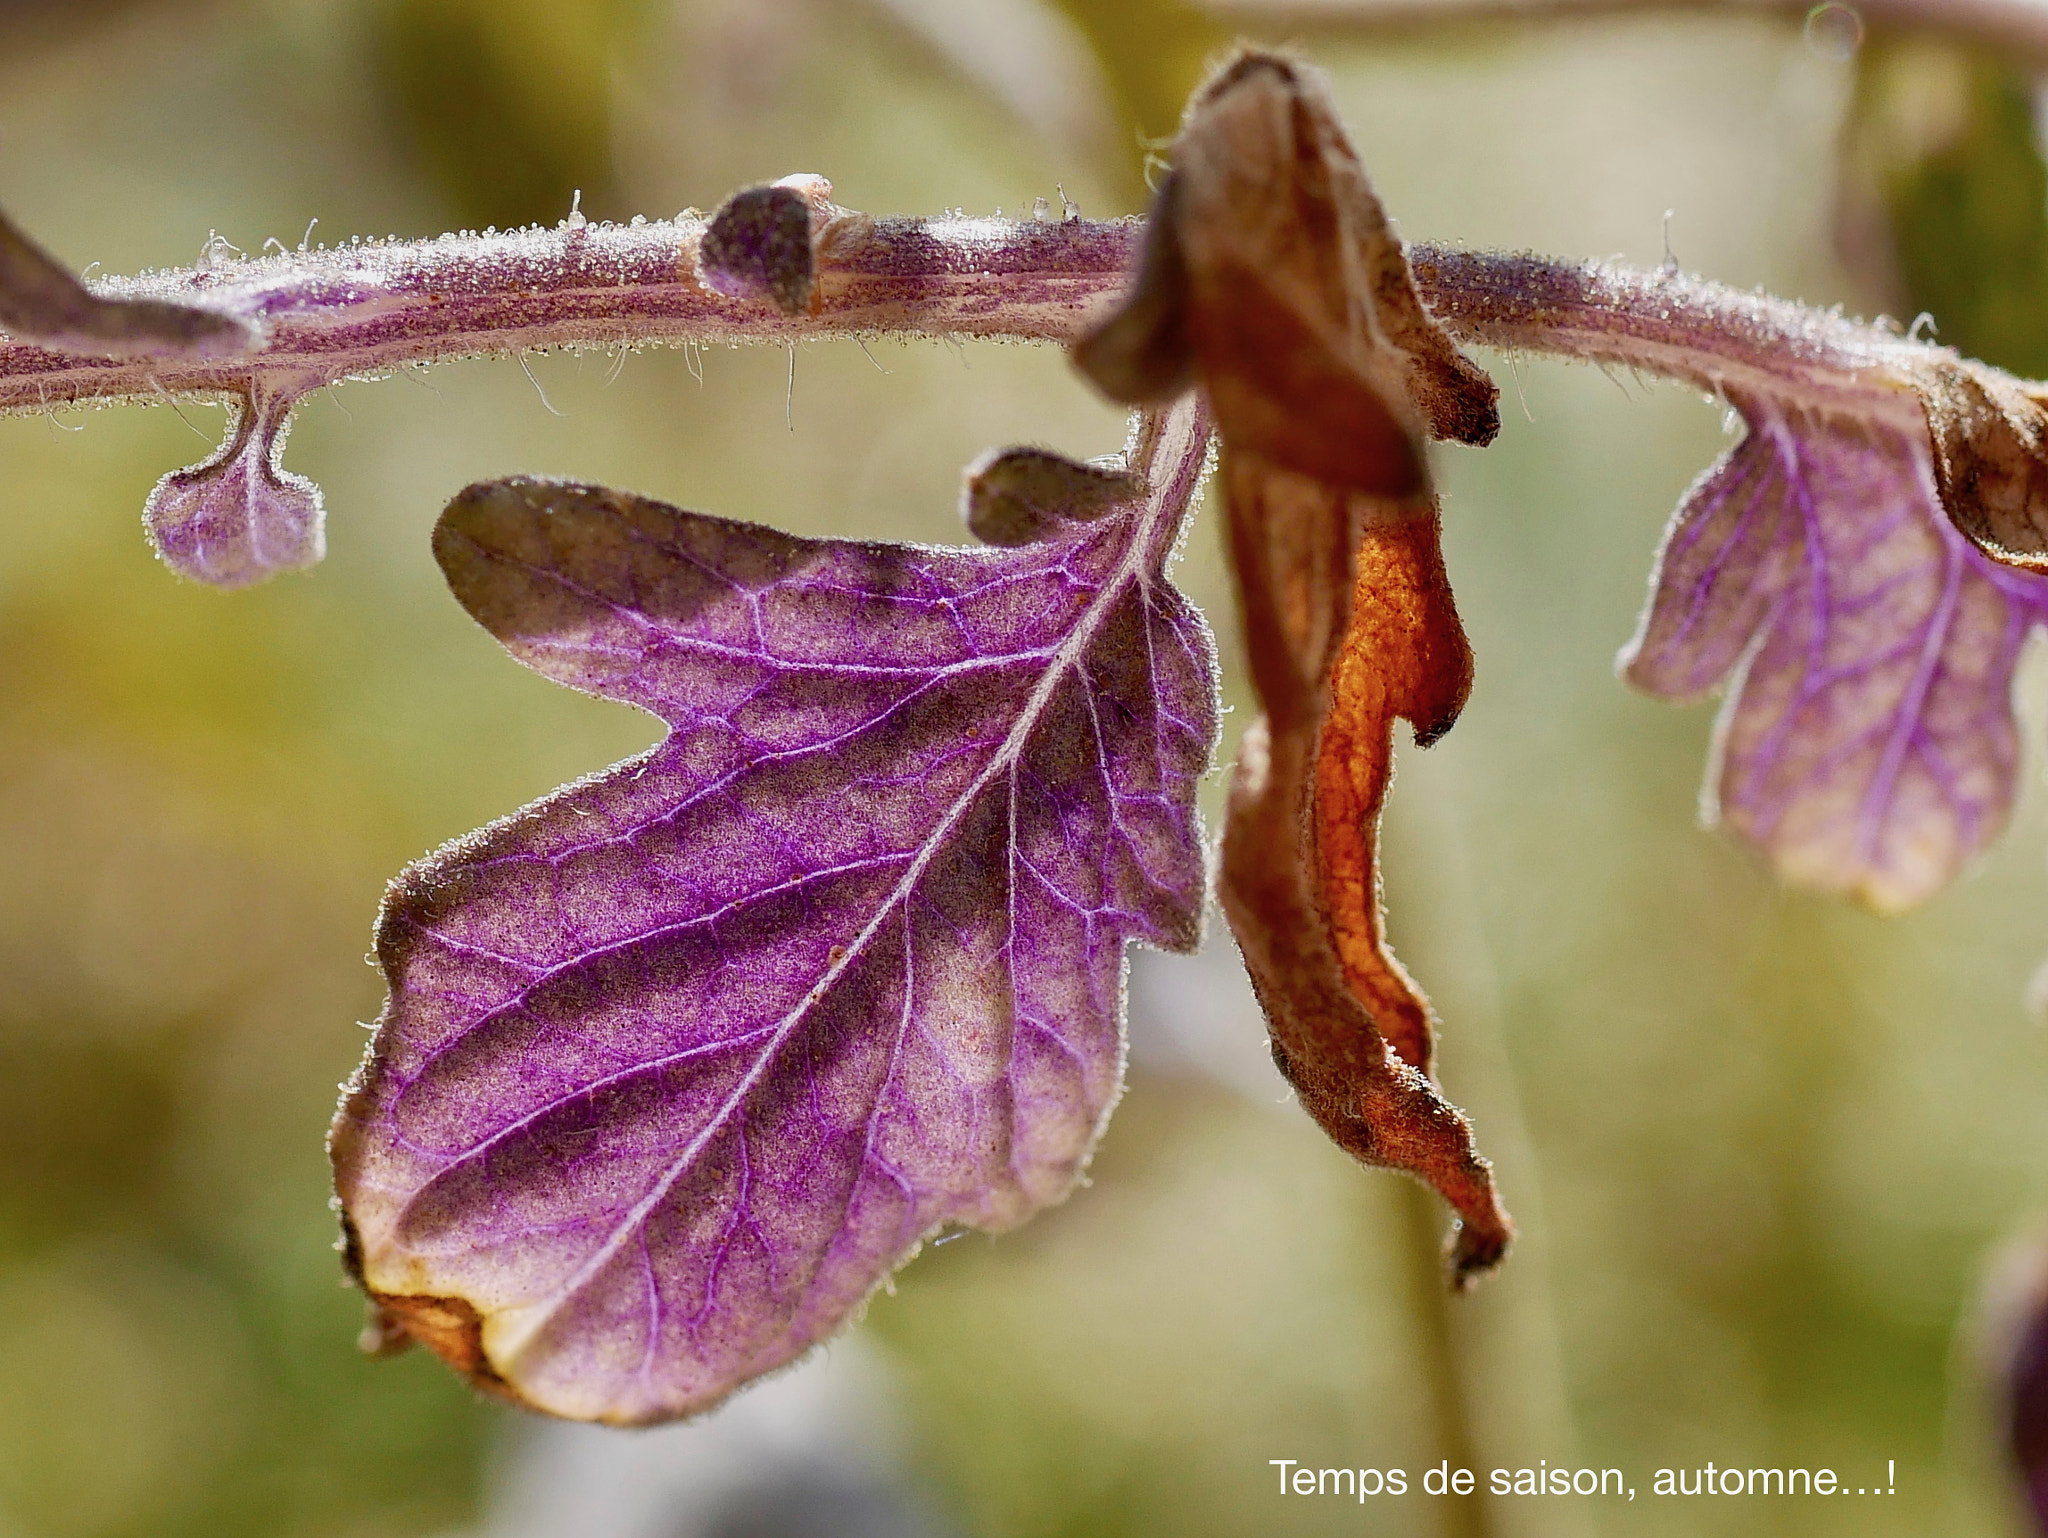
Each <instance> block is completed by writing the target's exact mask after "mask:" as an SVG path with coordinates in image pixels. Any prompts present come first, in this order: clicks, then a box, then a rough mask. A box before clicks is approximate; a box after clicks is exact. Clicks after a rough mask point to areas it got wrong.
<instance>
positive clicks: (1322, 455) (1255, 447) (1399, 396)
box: [1074, 49, 1500, 497]
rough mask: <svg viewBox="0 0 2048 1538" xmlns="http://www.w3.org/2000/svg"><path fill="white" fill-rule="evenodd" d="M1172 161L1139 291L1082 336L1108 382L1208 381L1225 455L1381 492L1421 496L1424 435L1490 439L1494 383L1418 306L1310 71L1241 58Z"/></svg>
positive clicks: (1189, 125)
mask: <svg viewBox="0 0 2048 1538" xmlns="http://www.w3.org/2000/svg"><path fill="white" fill-rule="evenodd" d="M1173 158H1174V169H1173V171H1172V173H1171V174H1170V175H1169V176H1168V177H1167V179H1166V180H1165V182H1164V183H1163V184H1162V185H1161V187H1160V189H1159V192H1158V195H1157V197H1156V198H1155V200H1154V204H1153V210H1152V217H1151V221H1150V224H1149V226H1148V228H1147V232H1146V240H1145V245H1144V249H1143V252H1142V255H1141V257H1140V261H1139V266H1138V272H1137V274H1136V278H1135V281H1134V283H1133V286H1132V288H1131V291H1130V292H1129V294H1128V295H1127V296H1126V298H1125V300H1124V302H1123V304H1122V305H1121V306H1119V308H1118V309H1117V310H1116V311H1115V312H1114V313H1113V314H1111V315H1110V316H1109V317H1108V319H1107V320H1105V321H1104V322H1103V323H1102V324H1101V325H1100V326H1098V327H1097V328H1096V330H1095V331H1093V332H1092V333H1090V334H1089V335H1088V336H1086V337H1084V338H1083V339H1082V340H1081V341H1080V342H1079V343H1078V344H1077V345H1076V346H1075V348H1074V360H1075V362H1076V364H1077V365H1078V366H1079V367H1080V368H1081V370H1082V372H1084V373H1085V374H1087V375H1088V376H1089V377H1090V378H1091V379H1092V380H1094V381H1095V383H1096V384H1097V385H1098V386H1100V387H1101V388H1102V389H1103V390H1104V391H1105V393H1107V394H1109V395H1110V396H1112V397H1113V398H1115V399H1118V400H1122V401H1127V402H1132V403H1140V402H1149V401H1157V400H1160V399H1164V398H1167V397H1169V396H1171V395H1173V394H1177V393H1178V392H1179V391H1181V390H1183V389H1186V388H1187V387H1188V386H1189V385H1190V384H1192V383H1197V382H1199V383H1200V384H1201V385H1202V387H1203V388H1204V389H1205V390H1206V391H1207V392H1208V395H1209V398H1210V401H1211V403H1212V405H1213V406H1214V408H1215V411H1216V416H1217V423H1218V427H1219V429H1220V431H1221V433H1222V436H1223V439H1224V442H1225V444H1226V446H1227V447H1228V448H1230V449H1231V450H1234V451H1238V452H1244V451H1250V452H1253V453H1256V454H1259V455H1260V456H1262V457H1263V458H1265V459H1267V460H1270V461H1271V462H1272V463H1273V464H1275V465H1276V466H1278V467H1280V468H1282V469H1288V470H1293V471H1296V472H1298V473H1300V474H1303V475H1307V476H1310V477H1312V478H1313V479H1315V480H1318V481H1321V482H1323V483H1325V484H1327V485H1331V486H1335V487H1339V488H1342V489H1345V490H1353V491H1359V492H1363V493H1366V494H1368V495H1372V496H1383V497H1407V496H1412V495H1415V494H1417V493H1419V492H1421V491H1423V490H1424V489H1426V485H1427V470H1426V466H1425V464H1424V460H1423V456H1422V449H1421V439H1422V436H1423V434H1424V433H1425V432H1428V433H1434V434H1435V435H1436V436H1439V437H1447V438H1454V439H1457V440H1459V441H1461V442H1467V443H1484V442H1487V441H1488V440H1490V439H1491V438H1492V437H1493V435H1494V434H1495V433H1496V432H1497V431H1498V429H1499V421H1500V417H1499V409H1498V396H1499V392H1498V391H1497V390H1496V389H1495V387H1494V385H1493V382H1492V381H1491V380H1490V379H1488V378H1487V377H1486V375H1485V374H1484V373H1483V372H1482V371H1480V370H1479V369H1478V368H1477V367H1475V366H1474V365H1473V364H1472V363H1470V362H1469V361H1468V360H1466V359H1465V358H1464V357H1462V356H1461V355H1460V354H1459V353H1458V351H1457V349H1456V348H1455V347H1454V346H1452V344H1451V342H1450V340H1449V338H1448V337H1447V336H1446V335H1445V333H1444V332H1443V331H1442V329H1441V328H1440V327H1439V326H1438V325H1437V324H1436V322H1435V321H1434V320H1433V319H1432V318H1431V317H1430V315H1429V313H1428V312H1427V311H1426V310H1425V309H1424V308H1423V306H1422V301H1421V298H1420V296H1419V295H1418V293H1417V291H1416V288H1415V283H1414V279H1413V276H1412V274H1411V273H1410V272H1409V269H1408V260H1407V255H1406V252H1405V250H1404V249H1403V247H1402V245H1401V242H1400V239H1399V237H1398V236H1397V235H1396V234H1395V232H1394V230H1393V227H1392V225H1391V224H1390V223H1389V221H1388V219H1387V217H1386V213H1385V211H1384V209H1382V208H1381V206H1380V203H1379V200H1378V199H1377V198H1376V197H1375V196H1374V195H1373V192H1372V188H1371V185H1370V183H1369V182H1368V181H1367V179H1366V175H1365V171H1364V168H1363V167H1362V166H1361V165H1360V164H1359V161H1358V157H1357V155H1356V154H1355V153H1354V152H1353V151H1352V148H1351V145H1350V143H1349V141H1348V140H1347V139H1346V137H1345V135H1344V130H1343V125H1342V123H1341V122H1340V121H1339V119H1338V117H1337V113H1336V109H1335V107H1334V106H1333V105H1332V103H1331V100H1330V96H1329V92H1328V90H1327V88H1326V87H1325V85H1324V84H1323V81H1322V77H1321V76H1320V75H1319V74H1318V73H1317V72H1316V71H1314V70H1313V69H1311V68H1309V67H1308V66H1307V65H1305V64H1303V63H1301V62H1299V61H1298V60H1295V59H1293V58H1291V57H1289V56H1287V55H1285V54H1278V53H1273V52H1270V51H1266V50H1260V49H1247V50H1244V51H1242V52H1240V53H1238V54H1236V55H1234V56H1233V57H1231V58H1230V59H1228V60H1226V61H1225V62H1224V63H1223V65H1222V66H1221V67H1220V68H1219V69H1218V70H1217V71H1216V73H1215V74H1214V75H1212V76H1211V77H1210V79H1209V81H1208V82H1207V83H1206V84H1204V85H1203V86H1202V87H1201V89H1199V90H1198V91H1197V92H1196V93H1195V96H1194V99H1193V100H1192V102H1191V103H1190V105H1189V107H1188V111H1187V115H1186V118H1185V120H1184V122H1183V124H1182V128H1181V132H1180V136H1179V138H1178V139H1177V140H1176V141H1175V145H1174V151H1173Z"/></svg>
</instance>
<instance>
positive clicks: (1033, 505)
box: [960, 445, 1145, 545]
mask: <svg viewBox="0 0 2048 1538" xmlns="http://www.w3.org/2000/svg"><path fill="white" fill-rule="evenodd" d="M1144 494H1145V478H1144V477H1143V476H1141V475H1137V474H1135V473H1134V472H1132V471H1130V470H1126V469H1125V468H1124V467H1123V466H1122V464H1121V463H1108V464H1084V463H1083V462H1082V461H1080V460H1078V459H1069V458H1067V456H1066V455H1064V454H1055V453H1054V452H1053V451H1052V450H1050V449H1039V448H1032V447H1029V446H1028V445H1025V446H1016V447H1011V448H1007V449H990V450H989V451H988V452H987V453H986V454H984V455H982V456H981V458H979V459H977V460H975V461H974V463H972V464H971V465H969V466H968V467H967V469H966V471H965V472H964V473H963V474H962V476H961V478H960V516H961V518H962V520H963V521H964V522H965V523H966V525H967V527H968V530H969V532H971V533H972V534H973V535H974V537H975V538H976V539H978V540H980V541H981V542H982V543H983V544H987V545H1029V544H1035V543H1036V542H1037V541H1039V540H1041V539H1044V538H1046V537H1048V536H1049V535H1050V534H1052V533H1054V532H1055V531H1057V530H1058V529H1059V528H1060V526H1061V525H1062V524H1067V523H1093V522H1094V521H1095V520H1096V519H1097V518H1101V517H1103V516H1104V515H1106V514H1108V513H1112V512H1114V511H1116V510H1117V509H1118V508H1120V507H1129V506H1130V505H1131V504H1132V503H1133V502H1136V501H1137V500H1138V499H1139V498H1141V497H1143V496H1144Z"/></svg>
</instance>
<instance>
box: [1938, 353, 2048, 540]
mask: <svg viewBox="0 0 2048 1538" xmlns="http://www.w3.org/2000/svg"><path fill="white" fill-rule="evenodd" d="M1914 383H1915V385H1916V386H1917V387H1918V389H1919V393H1920V399H1921V403H1922V404H1923V405H1924V406H1925V407H1926V408H1927V425H1928V428H1929V429H1930V431H1931V432H1932V433H1933V437H1934V465H1935V474H1936V477H1937V480H1938V484H1939V485H1940V488H1941V499H1942V502H1943V504H1944V505H1945V506H1946V507H1947V508H1948V514H1949V517H1950V518H1952V519H1954V520H1955V525H1956V527H1957V528H1959V529H1961V530H1962V531H1963V532H1964V533H1965V534H1967V535H1968V536H1969V537H1970V538H1971V540H1973V541H1974V542H1975V543H1976V544H1977V545H1978V547H1979V548H1981V549H1982V550H1983V551H1984V552H1985V553H1986V554H1988V555H1990V556H1991V557H1992V558H1993V559H1995V560H1999V561H2003V562H2005V563H2006V564H2007V565H2008V566H2018V567H2022V568H2028V569H2031V570H2035V571H2048V385H2043V384H2037V383H2034V382H2031V381H2028V380H2023V379H2015V378H2014V377H2013V376H2012V375H2010V374H2007V373H2004V372H2002V371H2001V370H1998V369H1994V368H1990V367H1988V366H1986V365H1985V364H1982V363H1973V362H1970V361H1969V360H1967V359H1959V358H1940V359H1939V360H1938V361H1936V362H1933V363H1930V364H1927V365H1925V366H1923V367H1922V368H1921V369H1920V370H1919V371H1918V372H1917V373H1916V374H1915V376H1914Z"/></svg>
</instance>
